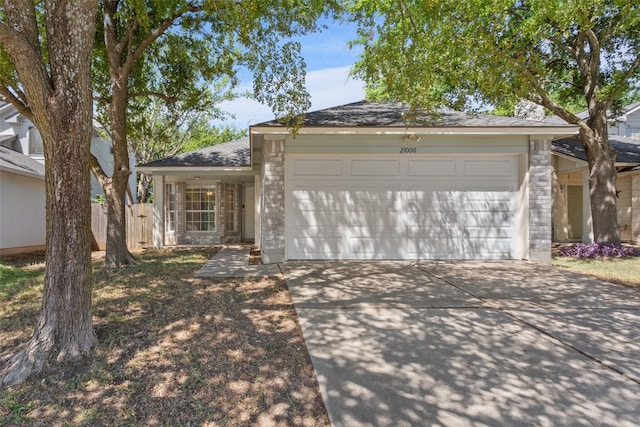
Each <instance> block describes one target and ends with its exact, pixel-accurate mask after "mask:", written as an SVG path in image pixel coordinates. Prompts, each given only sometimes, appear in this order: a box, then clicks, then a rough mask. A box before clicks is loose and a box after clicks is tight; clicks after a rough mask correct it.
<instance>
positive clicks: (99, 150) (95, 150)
mask: <svg viewBox="0 0 640 427" xmlns="http://www.w3.org/2000/svg"><path fill="white" fill-rule="evenodd" d="M6 108H8V106H5V109H6ZM0 135H17V136H18V139H19V141H20V146H21V147H20V148H21V153H22V154H24V155H25V156H29V157H31V158H32V159H34V160H37V161H38V162H40V163H42V164H44V153H42V152H31V146H30V140H31V139H34V140H35V139H40V141H41V137H40V135H39V132H38V130H37V129H36V128H35V126H34V124H33V123H32V122H31V121H29V120H27V119H25V118H24V117H23V116H22V115H19V114H14V115H11V116H10V117H9V118H8V120H4V119H2V117H0ZM91 154H93V155H94V156H96V158H97V159H98V163H100V166H102V168H103V169H104V171H105V173H106V174H107V175H108V176H111V175H112V174H113V155H112V154H111V145H110V144H109V143H108V142H107V141H105V140H104V139H102V137H100V135H98V133H97V132H96V131H94V132H93V136H92V138H91ZM130 163H131V164H130V168H131V171H132V173H131V175H130V176H129V188H130V190H131V194H132V196H133V197H134V198H135V197H136V173H135V158H134V157H133V156H131V161H130ZM100 194H104V192H103V191H102V187H101V186H100V183H99V182H98V180H97V179H96V178H95V177H94V176H93V174H92V175H91V197H96V196H98V195H100Z"/></svg>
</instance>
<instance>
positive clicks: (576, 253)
mask: <svg viewBox="0 0 640 427" xmlns="http://www.w3.org/2000/svg"><path fill="white" fill-rule="evenodd" d="M560 256H563V257H573V258H604V257H627V256H640V248H634V247H627V246H622V245H620V244H614V243H602V242H596V243H576V244H574V245H571V246H570V247H566V248H562V249H560Z"/></svg>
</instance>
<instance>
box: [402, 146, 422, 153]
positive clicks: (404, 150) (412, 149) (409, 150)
mask: <svg viewBox="0 0 640 427" xmlns="http://www.w3.org/2000/svg"><path fill="white" fill-rule="evenodd" d="M417 152H418V149H417V148H416V147H400V154H415V153H417Z"/></svg>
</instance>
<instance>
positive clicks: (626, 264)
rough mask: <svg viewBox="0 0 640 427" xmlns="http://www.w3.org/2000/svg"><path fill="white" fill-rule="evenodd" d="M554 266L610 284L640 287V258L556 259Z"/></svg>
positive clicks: (554, 259)
mask: <svg viewBox="0 0 640 427" xmlns="http://www.w3.org/2000/svg"><path fill="white" fill-rule="evenodd" d="M553 265H554V266H555V267H559V268H564V269H567V270H571V271H574V272H576V273H582V274H587V275H590V276H595V277H598V278H600V279H604V280H608V281H610V282H614V283H620V284H625V285H630V286H638V287H640V257H626V258H596V259H575V258H569V257H554V258H553Z"/></svg>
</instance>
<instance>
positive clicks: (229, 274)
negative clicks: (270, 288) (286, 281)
mask: <svg viewBox="0 0 640 427" xmlns="http://www.w3.org/2000/svg"><path fill="white" fill-rule="evenodd" d="M250 251H251V248H250V247H249V246H242V245H238V246H225V247H223V248H222V249H220V250H219V251H218V252H217V253H216V254H215V256H214V257H213V258H211V259H210V260H209V262H207V263H206V264H205V266H204V267H202V268H201V269H200V270H198V271H197V272H196V274H195V275H196V277H213V278H218V279H225V278H235V277H280V276H281V274H282V273H281V272H280V268H278V265H277V264H270V265H249V253H250Z"/></svg>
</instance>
